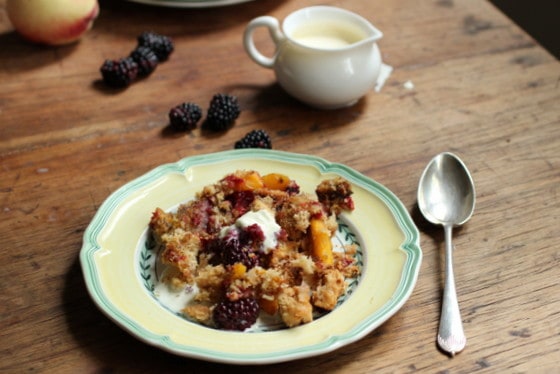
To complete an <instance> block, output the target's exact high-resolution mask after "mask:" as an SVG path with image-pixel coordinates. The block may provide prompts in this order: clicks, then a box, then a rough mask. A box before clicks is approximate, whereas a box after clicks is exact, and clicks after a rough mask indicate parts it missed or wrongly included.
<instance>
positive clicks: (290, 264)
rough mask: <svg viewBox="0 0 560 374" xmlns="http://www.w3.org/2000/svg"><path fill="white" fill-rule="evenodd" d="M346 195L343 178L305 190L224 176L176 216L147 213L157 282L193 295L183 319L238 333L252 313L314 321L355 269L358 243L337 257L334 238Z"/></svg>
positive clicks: (266, 178) (273, 177) (278, 180)
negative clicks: (156, 255)
mask: <svg viewBox="0 0 560 374" xmlns="http://www.w3.org/2000/svg"><path fill="white" fill-rule="evenodd" d="M351 195H352V189H351V185H350V183H349V182H348V181H346V180H345V179H343V178H341V177H334V178H332V179H327V180H324V181H322V182H320V183H319V185H318V186H316V189H315V194H310V193H305V192H301V191H300V187H299V186H298V184H297V183H296V181H294V180H292V179H290V178H289V177H288V176H285V175H282V174H278V173H271V174H267V175H261V174H260V173H258V172H257V171H253V170H238V171H236V172H234V173H231V174H228V175H226V176H225V177H224V178H222V179H221V180H220V181H218V182H217V183H214V184H211V185H207V186H205V187H204V188H203V189H202V191H200V192H198V193H197V194H196V196H195V197H194V199H193V200H191V201H189V202H187V203H184V204H182V205H180V206H179V207H178V208H177V210H176V211H175V212H165V211H163V210H162V209H160V208H157V209H156V210H155V211H154V212H153V214H152V217H151V220H150V224H149V227H150V230H151V234H152V235H153V237H154V239H155V241H156V243H157V246H158V250H159V258H158V261H160V262H161V263H162V264H163V265H165V267H166V270H165V271H164V272H163V274H162V276H161V279H160V282H163V283H164V284H165V285H166V286H167V287H170V288H172V289H177V290H182V289H185V288H186V289H187V290H190V291H191V292H192V293H193V297H192V298H191V299H190V300H189V301H188V302H187V303H186V305H184V307H183V308H182V313H183V314H184V315H185V316H186V317H187V318H189V319H191V320H194V321H196V322H198V323H201V324H203V325H207V326H210V327H214V328H218V329H226V330H239V331H243V330H245V329H247V328H249V327H251V326H253V325H254V324H255V322H256V321H257V319H258V317H259V315H263V316H267V315H268V316H270V317H271V318H276V319H277V320H278V321H281V323H282V324H284V325H285V326H287V327H294V326H298V325H301V324H304V323H308V322H311V321H312V320H313V319H314V316H315V315H317V314H320V313H324V312H328V311H331V310H333V309H334V308H335V306H336V305H337V302H338V300H339V297H340V296H341V295H343V294H344V293H345V291H346V287H347V282H346V280H347V279H351V278H355V277H357V276H358V274H359V271H360V270H359V267H358V266H357V264H356V260H355V253H356V250H357V248H356V245H355V244H349V245H346V246H345V248H344V251H334V250H333V243H332V240H331V238H332V237H333V235H334V233H335V232H336V230H337V228H338V223H337V216H338V215H339V214H340V213H341V212H343V211H351V210H353V209H354V202H353V200H352V197H351Z"/></svg>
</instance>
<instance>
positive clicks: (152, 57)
mask: <svg viewBox="0 0 560 374" xmlns="http://www.w3.org/2000/svg"><path fill="white" fill-rule="evenodd" d="M130 57H131V58H132V59H133V60H134V61H135V62H136V63H137V64H138V75H139V76H141V77H145V76H147V75H150V74H151V73H152V72H153V71H154V70H155V69H156V67H157V65H158V63H159V59H158V57H157V55H156V53H155V52H154V51H153V50H152V49H151V48H149V47H145V46H142V45H141V46H138V47H136V49H135V50H134V51H132V52H131V53H130Z"/></svg>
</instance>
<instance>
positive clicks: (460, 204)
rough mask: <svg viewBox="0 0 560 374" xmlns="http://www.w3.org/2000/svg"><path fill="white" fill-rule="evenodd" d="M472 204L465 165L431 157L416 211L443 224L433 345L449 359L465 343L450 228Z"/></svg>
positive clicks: (444, 155)
mask: <svg viewBox="0 0 560 374" xmlns="http://www.w3.org/2000/svg"><path fill="white" fill-rule="evenodd" d="M474 205H475V190H474V183H473V180H472V177H471V175H470V173H469V171H468V169H467V167H466V166H465V164H464V163H463V162H462V161H461V160H460V159H459V157H457V156H455V155H454V154H452V153H449V152H444V153H440V154H439V155H437V156H436V157H434V158H433V159H432V160H431V161H430V163H429V164H428V166H426V169H425V170H424V172H423V173H422V176H421V177H420V183H419V185H418V208H419V209H420V211H421V212H422V214H423V215H424V217H425V218H426V219H427V220H428V221H430V222H432V223H434V224H439V225H443V229H444V232H445V285H444V289H443V302H442V306H441V317H440V322H439V331H438V336H437V342H438V345H439V346H440V348H441V349H443V350H444V351H446V352H448V353H449V354H451V356H454V355H455V353H457V352H460V351H462V350H463V348H465V345H466V344H467V338H466V337H465V333H464V331H463V324H462V322H461V312H460V311H459V302H458V301H457V292H456V291H455V280H454V277H453V261H452V251H453V244H452V236H453V227H455V226H459V225H462V224H464V223H465V222H467V221H468V220H469V218H471V216H472V214H473V210H474Z"/></svg>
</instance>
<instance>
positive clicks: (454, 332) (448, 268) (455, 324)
mask: <svg viewBox="0 0 560 374" xmlns="http://www.w3.org/2000/svg"><path fill="white" fill-rule="evenodd" d="M444 230H445V285H444V289H443V302H442V305H441V317H440V321H439V332H438V337H437V341H438V345H439V346H440V348H441V349H443V350H444V351H446V352H448V353H449V354H451V356H454V355H455V353H457V352H460V351H462V350H463V348H465V345H466V344H467V338H466V337H465V333H464V331H463V323H462V322H461V312H460V311H459V302H458V301H457V292H456V290H455V279H454V275H453V255H452V252H453V243H452V236H453V226H452V225H444Z"/></svg>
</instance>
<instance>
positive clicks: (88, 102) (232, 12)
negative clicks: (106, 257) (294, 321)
mask: <svg viewBox="0 0 560 374" xmlns="http://www.w3.org/2000/svg"><path fill="white" fill-rule="evenodd" d="M4 3H5V2H4V1H2V2H1V3H0V4H1V5H2V8H0V30H1V32H2V34H1V35H0V134H1V136H0V160H1V166H0V170H1V176H2V177H1V179H0V214H1V219H0V235H1V238H2V250H1V252H0V259H1V260H0V277H1V278H0V279H1V281H0V290H1V291H0V300H1V302H0V318H1V329H0V352H1V357H2V359H1V360H0V372H2V373H21V372H45V373H63V372H71V373H111V372H119V373H120V372H135V373H152V372H157V371H160V372H174V371H176V372H187V373H191V372H192V373H199V372H216V373H218V372H234V373H237V372H239V373H242V372H243V373H245V372H247V371H251V372H266V373H286V372H291V373H304V372H305V373H324V372H340V373H342V372H344V373H346V372H354V373H356V372H398V373H405V372H406V373H411V372H428V373H434V372H449V373H471V372H475V371H483V372H496V373H513V372H515V373H529V372H530V373H535V372H542V373H552V372H559V371H560V364H559V361H560V314H559V310H560V292H559V291H560V290H559V287H558V279H559V275H560V266H559V265H560V246H559V242H560V234H559V233H560V230H559V226H560V209H559V202H560V172H559V170H560V105H559V104H560V64H559V63H558V61H557V60H556V59H554V58H553V57H552V56H551V55H550V54H549V53H547V52H546V51H545V50H544V49H543V48H542V47H540V46H539V45H538V44H537V43H536V42H535V41H534V40H532V39H531V38H530V37H529V36H527V34H526V33H524V32H523V31H522V30H521V29H520V28H518V27H517V26H515V25H514V24H513V23H512V22H511V21H510V20H509V19H507V18H506V17H505V16H504V15H502V14H501V13H499V12H498V11H497V10H496V9H495V8H493V6H492V5H490V4H489V3H488V2H486V1H483V0H472V1H462V2H459V1H453V0H434V1H424V2H419V1H412V0H392V1H389V0H383V1H374V2H372V1H358V0H339V1H327V2H325V1H318V0H308V1H280V0H257V1H254V2H249V3H245V4H239V5H235V6H230V7H223V8H213V9H167V8H157V7H150V6H144V5H139V4H134V3H129V2H125V1H101V3H100V4H101V14H100V16H99V18H98V20H97V21H96V23H95V25H94V28H93V29H92V30H91V31H90V32H88V33H87V35H86V36H85V37H84V38H83V39H82V40H81V42H79V43H77V44H74V45H70V46H64V47H58V48H52V47H41V46H36V45H32V44H28V43H26V42H24V41H22V39H20V38H19V37H18V36H17V35H16V34H15V33H14V32H12V31H11V27H10V25H9V21H8V20H7V17H6V15H5V12H4V11H3V7H4ZM325 3H326V4H329V5H335V6H340V7H343V8H347V9H349V10H352V11H355V12H358V13H360V14H362V15H364V16H365V17H366V18H368V19H369V20H371V21H372V22H373V23H374V24H375V25H376V26H377V27H378V28H379V29H381V30H382V31H383V33H384V37H383V39H382V40H381V41H380V42H379V46H380V49H381V51H382V55H383V60H384V61H385V63H387V64H389V65H391V66H392V67H393V68H394V71H393V72H392V74H391V76H390V77H389V79H388V80H387V82H386V84H385V86H384V87H383V88H382V90H381V91H380V92H379V93H375V92H372V93H371V94H368V95H367V97H365V98H364V99H363V100H361V101H360V102H359V103H358V104H357V105H355V106H353V107H350V108H347V109H341V110H336V111H320V110H315V109H311V108H309V107H307V106H305V105H302V104H300V103H298V102H296V101H295V100H294V99H292V98H290V97H289V96H287V95H286V94H285V93H284V92H283V91H282V90H281V89H280V88H279V87H278V86H277V85H276V84H275V83H274V76H273V73H272V72H271V71H269V70H266V69H263V68H260V67H258V66H257V65H256V64H254V63H253V62H252V61H251V60H250V59H249V58H248V57H247V56H246V55H245V52H244V50H243V47H242V44H241V34H242V32H243V29H244V27H245V25H246V24H247V22H248V21H249V20H250V19H252V18H254V17H256V16H259V15H263V14H271V15H274V16H277V17H279V18H283V17H284V16H286V15H287V14H288V13H290V12H291V11H293V10H295V9H297V8H300V7H303V6H305V5H314V4H325ZM144 30H155V31H157V32H159V33H162V34H166V35H169V36H171V37H173V39H174V41H175V46H176V50H175V52H174V53H173V54H172V56H171V58H170V60H169V61H167V62H165V63H163V64H161V65H159V66H158V68H157V70H156V71H155V73H154V74H153V75H152V76H150V77H149V78H147V79H143V80H141V81H138V82H136V83H135V84H133V85H132V86H131V87H129V88H128V89H126V90H123V91H119V92H115V91H113V90H109V89H107V88H106V87H104V85H103V84H102V83H101V82H100V73H99V67H100V65H101V63H102V62H103V61H104V59H106V58H116V57H121V56H124V55H126V54H128V53H129V51H130V50H131V49H132V48H133V47H134V46H135V38H136V36H137V35H138V34H140V33H141V32H142V31H144ZM259 38H261V39H260V41H259V42H262V43H263V44H265V40H266V35H265V34H264V33H263V34H262V35H261V36H259ZM217 92H225V93H230V94H234V95H236V96H237V97H238V98H239V102H240V105H241V107H242V114H241V116H240V117H239V119H238V120H237V122H236V124H235V126H234V127H233V128H232V129H230V130H229V131H227V132H225V133H223V134H220V135H217V136H209V135H207V134H205V133H203V132H201V131H200V130H199V129H197V130H194V131H192V132H191V133H187V134H175V133H173V132H171V131H169V129H168V127H167V125H168V119H167V113H168V111H169V109H170V108H171V107H172V106H174V105H176V104H179V103H181V102H183V101H193V102H197V103H199V104H200V105H201V106H203V107H206V106H207V103H208V102H209V100H210V98H211V97H212V95H213V94H214V93H217ZM257 128H262V129H265V130H266V131H268V132H269V133H270V135H271V137H272V141H273V148H274V149H277V150H285V151H291V152H298V153H308V154H313V155H317V156H320V157H323V158H325V159H328V160H331V161H338V162H341V163H344V164H346V165H348V166H350V167H352V168H354V169H356V170H358V171H360V172H362V173H364V174H366V175H368V176H369V177H371V178H373V179H375V180H377V181H379V182H380V183H382V184H384V185H385V186H386V187H388V188H389V189H391V190H392V191H393V192H394V193H395V194H397V195H398V196H399V198H400V199H401V200H402V202H403V203H404V204H405V206H406V207H407V208H408V210H409V211H410V212H411V214H412V216H413V218H414V219H415V221H416V222H417V224H418V226H419V228H420V230H421V233H422V234H421V244H422V248H423V252H424V261H423V263H422V267H421V270H420V275H419V279H418V282H417V285H416V288H415V290H414V292H413V294H412V296H411V297H410V299H409V300H408V302H407V303H406V304H405V305H404V307H403V308H402V309H401V310H400V311H399V312H398V313H397V314H396V315H395V316H393V317H392V318H391V319H390V320H388V321H387V322H386V323H385V324H383V325H382V326H381V327H380V328H378V329H377V330H375V331H374V332H372V333H371V334H369V335H367V336H366V337H365V338H363V339H362V340H360V341H358V342H356V343H354V344H350V345H348V346H345V347H343V348H341V349H338V350H337V351H335V352H333V353H329V354H325V355H321V356H317V357H313V358H308V359H303V360H299V361H295V362H287V363H282V364H275V365H271V366H257V367H250V368H248V367H237V366H231V367H228V366H226V365H221V364H217V363H209V362H203V361H197V360H192V359H186V358H182V357H177V356H173V355H171V354H168V353H165V352H163V351H161V350H159V349H157V348H153V347H151V346H148V345H146V344H144V343H141V342H139V341H137V340H136V339H135V338H133V337H131V336H130V335H129V334H127V333H126V332H125V331H123V330H122V329H121V328H119V327H118V326H116V325H115V324H113V323H112V322H111V321H109V319H108V318H106V317H105V316H104V315H103V314H102V313H101V312H100V311H99V310H98V309H97V308H96V307H95V305H94V303H93V302H92V300H91V299H90V297H89V295H88V293H87V291H86V288H85V284H84V281H83V277H82V272H81V268H80V264H79V261H78V253H79V251H80V248H81V245H82V235H83V233H84V230H85V228H86V227H87V225H88V224H89V222H90V221H91V219H92V217H93V215H94V213H95V212H96V210H97V209H98V208H99V206H100V204H102V202H103V201H104V200H105V199H106V198H107V197H108V196H109V194H110V193H111V192H112V191H114V190H115V189H117V188H118V187H120V186H122V185H123V184H125V183H126V182H128V181H129V180H132V179H134V178H135V177H138V176H140V175H142V174H144V173H146V172H147V171H149V170H151V169H152V168H154V167H156V166H157V165H160V164H163V163H168V162H174V161H176V160H178V159H180V158H183V157H188V156H191V155H199V154H204V153H210V152H216V151H221V150H228V149H232V148H233V144H234V142H235V141H236V140H237V139H239V138H241V137H242V136H243V135H244V134H245V133H247V132H248V131H250V130H252V129H257ZM442 151H452V152H454V153H456V154H458V155H459V156H461V157H462V158H463V160H464V161H465V162H466V164H467V165H468V166H469V168H470V170H471V172H472V174H473V178H474V180H475V182H476V187H477V206H476V211H475V214H474V216H473V217H472V220H471V221H469V223H468V224H467V225H466V226H465V227H464V228H463V229H462V230H459V231H456V235H455V242H454V243H455V245H456V248H457V251H456V252H455V254H454V260H455V273H456V274H455V276H456V283H457V291H458V294H459V300H460V305H461V310H462V314H463V322H464V328H465V331H466V334H467V336H468V343H467V347H466V349H465V350H464V351H463V352H462V353H460V354H458V355H457V356H455V357H454V358H450V357H448V356H446V355H444V354H443V353H442V352H440V351H439V350H438V349H437V347H436V343H435V334H436V330H437V326H438V319H439V310H440V300H441V299H440V297H441V291H442V272H443V257H442V249H443V243H442V240H443V234H442V232H443V230H442V229H441V228H440V227H435V226H432V225H428V224H426V223H425V222H424V221H422V220H421V219H420V218H419V217H418V214H417V210H416V188H417V183H418V179H419V176H420V173H421V171H422V169H423V168H424V166H425V165H426V163H427V162H428V161H429V160H430V159H431V158H432V157H433V156H434V155H435V154H437V153H439V152H442Z"/></svg>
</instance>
